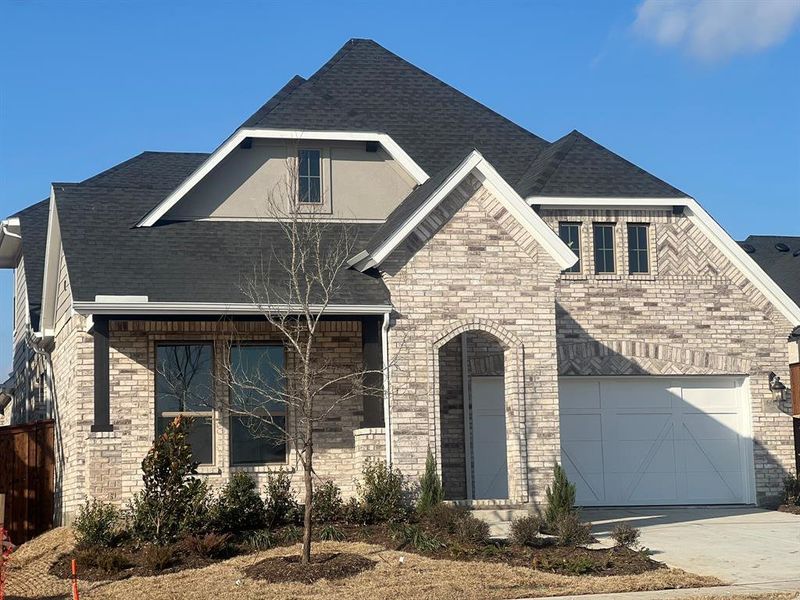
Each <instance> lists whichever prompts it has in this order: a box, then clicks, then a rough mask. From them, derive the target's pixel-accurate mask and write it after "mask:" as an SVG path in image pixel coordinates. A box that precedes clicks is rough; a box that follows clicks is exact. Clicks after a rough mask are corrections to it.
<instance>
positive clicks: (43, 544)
mask: <svg viewBox="0 0 800 600" xmlns="http://www.w3.org/2000/svg"><path fill="white" fill-rule="evenodd" d="M74 547H75V538H74V536H73V534H72V532H71V531H70V530H69V529H68V528H59V529H56V530H53V531H51V532H48V533H46V534H44V535H42V536H40V537H38V538H36V539H35V540H33V541H31V542H29V543H27V544H24V545H23V546H21V547H20V548H19V550H18V551H17V552H16V553H15V554H14V555H13V558H12V560H11V563H10V569H9V574H8V593H9V594H10V595H12V596H17V597H20V598H42V597H48V596H55V595H58V594H64V595H65V596H66V595H67V594H69V581H66V580H64V579H60V578H58V577H54V576H53V575H51V574H50V572H49V571H50V568H51V566H52V564H53V562H54V561H55V560H57V557H58V556H60V555H62V554H63V553H68V552H72V551H73V549H74ZM299 549H300V546H299V545H295V546H291V547H281V548H274V549H272V550H267V551H264V552H257V553H254V554H250V555H245V556H238V557H235V558H231V559H229V560H225V561H222V562H217V563H214V564H212V565H209V566H207V567H204V568H199V569H189V570H183V571H179V572H176V573H169V574H164V575H160V576H157V577H136V576H134V577H130V578H128V579H124V580H120V581H111V582H91V581H85V580H81V581H80V591H81V598H84V599H89V600H91V599H95V598H103V599H108V600H117V599H119V600H123V599H124V600H128V599H129V598H148V599H151V600H176V599H180V598H188V599H194V598H212V597H219V598H231V599H234V600H249V599H253V600H255V599H256V598H258V599H276V600H277V599H279V598H293V599H297V600H311V599H312V598H347V599H351V600H373V599H376V600H381V599H386V600H396V599H397V598H409V599H414V598H420V599H421V598H432V597H435V598H440V599H443V600H448V599H453V600H455V599H456V598H459V599H460V598H466V599H476V600H477V599H478V598H504V599H505V598H522V597H531V596H556V595H566V594H590V593H619V592H628V591H648V590H659V589H669V588H687V587H703V586H712V585H720V583H721V582H720V581H719V580H717V579H715V578H713V577H703V576H698V575H692V574H690V573H686V572H684V571H681V570H678V569H657V570H654V571H648V572H646V573H642V574H639V575H612V576H608V577H587V576H571V575H559V574H555V573H549V572H545V571H536V570H534V569H532V568H530V567H519V566H510V565H507V564H502V563H497V562H494V563H489V562H482V561H470V562H463V561H453V560H449V559H433V558H427V557H424V556H420V555H418V554H413V553H410V552H406V551H398V550H386V549H385V548H383V547H381V546H375V545H371V544H366V543H360V542H355V543H354V542H319V543H317V544H316V545H315V552H317V553H348V554H354V555H359V556H362V557H364V558H366V559H368V560H371V561H373V562H374V563H375V568H374V569H370V570H368V571H365V572H362V573H359V574H357V575H354V576H352V577H347V578H345V579H339V580H327V579H322V580H319V581H317V582H315V583H312V584H306V583H265V582H264V581H258V580H256V579H253V578H250V577H248V576H247V575H246V571H247V570H248V568H251V567H253V566H254V565H256V564H257V563H259V562H261V561H263V560H264V559H267V558H271V557H280V556H291V555H297V554H298V553H299ZM401 558H402V559H403V560H402V562H401V560H400V559H401ZM79 568H80V567H79ZM778 599H779V600H784V599H783V598H781V597H778ZM778 599H776V600H778ZM787 600H788V599H787Z"/></svg>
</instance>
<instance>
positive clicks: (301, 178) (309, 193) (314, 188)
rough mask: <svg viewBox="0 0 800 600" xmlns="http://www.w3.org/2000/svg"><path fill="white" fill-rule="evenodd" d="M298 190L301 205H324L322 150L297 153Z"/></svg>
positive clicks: (308, 149) (303, 149) (307, 150)
mask: <svg viewBox="0 0 800 600" xmlns="http://www.w3.org/2000/svg"><path fill="white" fill-rule="evenodd" d="M297 163H298V164H297V167H298V168H297V176H298V181H297V190H298V202H300V204H322V150H317V149H311V148H301V149H300V150H298V152H297Z"/></svg>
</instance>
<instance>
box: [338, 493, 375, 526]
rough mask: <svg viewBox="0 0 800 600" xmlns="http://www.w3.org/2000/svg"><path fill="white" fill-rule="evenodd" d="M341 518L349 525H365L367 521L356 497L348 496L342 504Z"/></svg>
mask: <svg viewBox="0 0 800 600" xmlns="http://www.w3.org/2000/svg"><path fill="white" fill-rule="evenodd" d="M342 519H343V520H344V522H345V523H349V524H350V525H366V524H367V523H368V521H369V519H368V518H367V515H366V513H365V511H364V507H363V506H361V502H359V501H358V498H350V499H349V500H348V501H347V502H345V503H344V505H343V506H342Z"/></svg>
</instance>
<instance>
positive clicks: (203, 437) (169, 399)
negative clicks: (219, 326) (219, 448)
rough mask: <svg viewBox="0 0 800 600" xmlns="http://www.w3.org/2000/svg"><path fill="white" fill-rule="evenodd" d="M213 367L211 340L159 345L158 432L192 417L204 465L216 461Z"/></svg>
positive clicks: (192, 439) (195, 448) (192, 438)
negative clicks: (176, 418)
mask: <svg viewBox="0 0 800 600" xmlns="http://www.w3.org/2000/svg"><path fill="white" fill-rule="evenodd" d="M212 366H213V350H212V347H211V344H209V343H196V344H159V345H158V346H156V435H161V434H162V433H163V432H164V431H165V430H166V428H167V425H169V423H170V422H171V421H172V420H173V419H174V418H175V417H177V416H179V415H181V416H187V417H192V418H193V422H192V427H191V430H190V432H189V444H190V445H191V446H192V456H193V458H194V460H195V461H197V462H199V463H201V464H210V463H213V462H214V460H213V456H214V453H213V445H214V444H213V438H214V436H213V431H212V427H213V416H214V409H213V397H214V396H213V385H212V379H213V377H212Z"/></svg>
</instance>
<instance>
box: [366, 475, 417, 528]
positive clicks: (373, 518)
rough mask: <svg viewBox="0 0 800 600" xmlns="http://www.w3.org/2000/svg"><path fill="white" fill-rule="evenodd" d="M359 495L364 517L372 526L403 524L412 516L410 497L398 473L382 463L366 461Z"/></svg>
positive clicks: (404, 482)
mask: <svg viewBox="0 0 800 600" xmlns="http://www.w3.org/2000/svg"><path fill="white" fill-rule="evenodd" d="M358 493H359V496H360V497H361V505H362V509H363V510H364V517H365V519H366V520H367V521H369V522H373V523H381V522H389V523H397V522H401V521H405V520H406V519H408V516H409V515H410V514H411V512H412V506H411V495H410V492H409V490H408V486H407V484H406V481H405V478H404V477H403V475H402V473H400V471H399V470H397V469H395V468H394V467H391V466H387V465H386V463H385V462H383V461H371V460H368V461H367V462H366V464H365V465H364V469H363V471H362V481H361V483H360V484H358Z"/></svg>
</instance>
